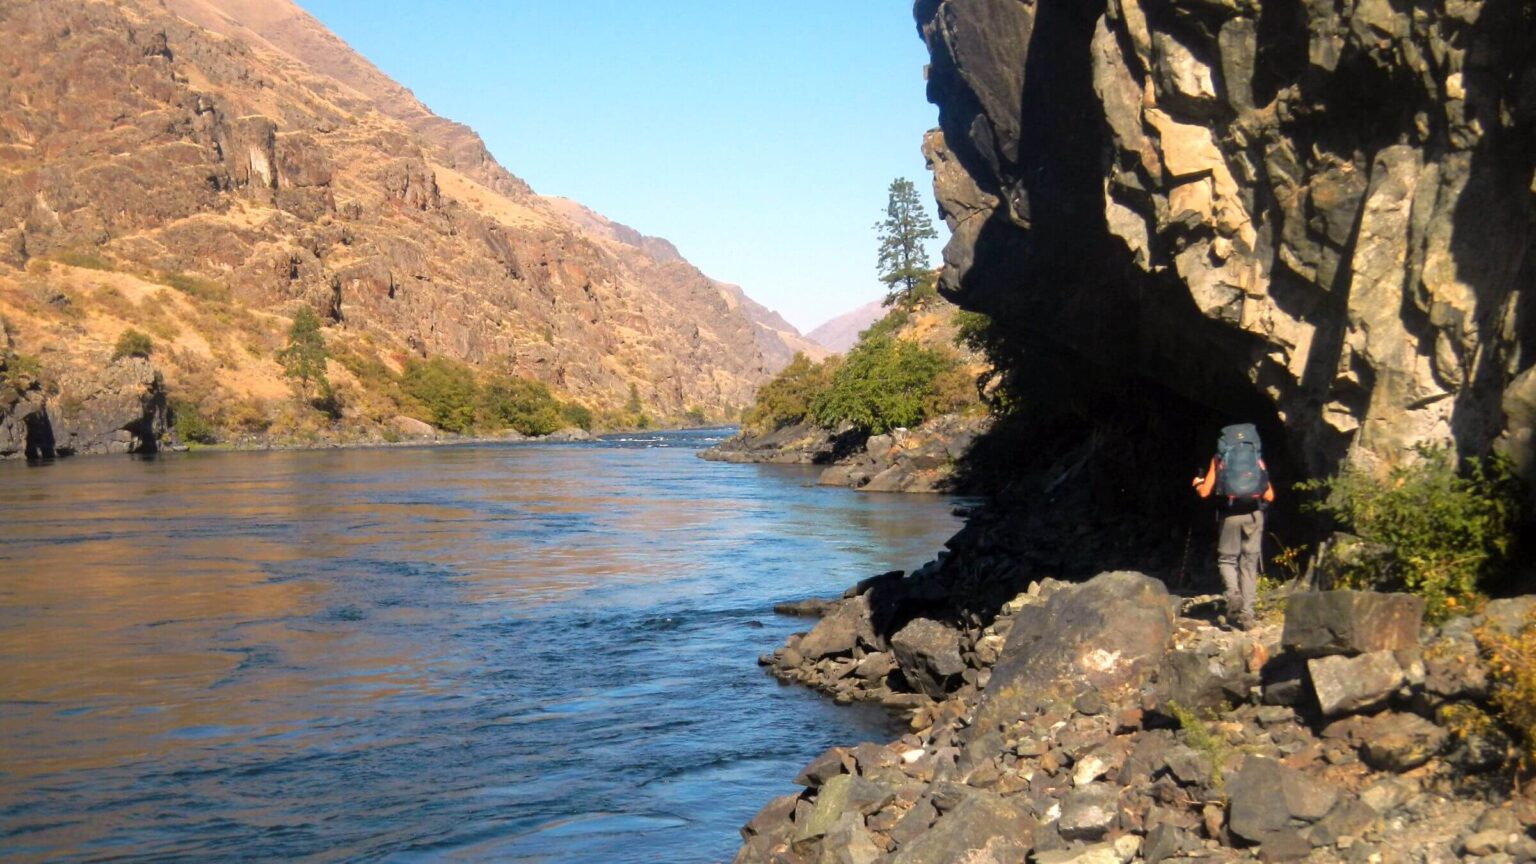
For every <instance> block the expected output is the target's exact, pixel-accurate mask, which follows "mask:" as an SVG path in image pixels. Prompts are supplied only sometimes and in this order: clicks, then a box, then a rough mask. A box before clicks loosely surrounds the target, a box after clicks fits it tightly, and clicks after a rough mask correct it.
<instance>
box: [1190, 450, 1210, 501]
mask: <svg viewBox="0 0 1536 864" xmlns="http://www.w3.org/2000/svg"><path fill="white" fill-rule="evenodd" d="M1190 485H1192V486H1194V487H1195V494H1197V495H1199V496H1200V497H1201V498H1209V497H1211V490H1212V489H1215V488H1216V457H1215V456H1212V457H1211V466H1210V467H1209V468H1207V469H1205V476H1204V477H1196V478H1195V479H1194V481H1193V482H1192V483H1191V484H1190Z"/></svg>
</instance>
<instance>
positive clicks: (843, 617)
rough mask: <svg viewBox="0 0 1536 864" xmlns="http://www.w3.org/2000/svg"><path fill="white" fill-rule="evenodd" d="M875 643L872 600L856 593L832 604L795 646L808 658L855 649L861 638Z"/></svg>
mask: <svg viewBox="0 0 1536 864" xmlns="http://www.w3.org/2000/svg"><path fill="white" fill-rule="evenodd" d="M861 640H862V641H863V643H864V644H866V645H870V646H873V645H874V644H875V631H874V629H873V627H871V625H870V623H869V600H868V599H866V598H865V597H863V596H859V597H853V598H850V599H848V600H842V601H839V602H837V603H835V604H833V605H832V606H831V607H830V608H829V610H828V611H827V612H826V613H825V614H824V615H823V616H822V619H821V620H820V621H818V622H817V623H816V626H815V627H812V628H811V632H809V633H807V634H806V635H805V637H804V638H803V639H801V640H800V644H799V645H797V646H795V647H796V650H798V651H799V652H800V654H801V656H803V657H805V658H806V659H807V660H813V661H814V660H820V659H821V658H823V657H835V656H841V655H844V654H851V653H853V649H854V646H856V645H858V644H859V642H860V641H861Z"/></svg>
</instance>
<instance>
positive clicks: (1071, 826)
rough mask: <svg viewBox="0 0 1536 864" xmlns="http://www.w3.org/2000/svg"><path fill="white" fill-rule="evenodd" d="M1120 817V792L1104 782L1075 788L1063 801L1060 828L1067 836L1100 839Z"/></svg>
mask: <svg viewBox="0 0 1536 864" xmlns="http://www.w3.org/2000/svg"><path fill="white" fill-rule="evenodd" d="M1119 817H1120V795H1119V793H1118V792H1116V791H1115V790H1114V789H1112V788H1110V787H1109V786H1106V785H1104V784H1102V783H1095V784H1093V785H1090V786H1087V787H1084V788H1082V789H1078V790H1075V791H1074V792H1072V793H1071V794H1069V795H1068V796H1067V797H1066V798H1065V799H1064V800H1063V801H1062V802H1061V819H1060V820H1058V821H1057V823H1056V830H1057V832H1058V833H1060V834H1061V836H1062V838H1063V839H1065V840H1100V839H1103V837H1104V835H1106V834H1108V833H1109V831H1110V829H1111V828H1113V827H1115V822H1116V821H1117V820H1118V819H1119Z"/></svg>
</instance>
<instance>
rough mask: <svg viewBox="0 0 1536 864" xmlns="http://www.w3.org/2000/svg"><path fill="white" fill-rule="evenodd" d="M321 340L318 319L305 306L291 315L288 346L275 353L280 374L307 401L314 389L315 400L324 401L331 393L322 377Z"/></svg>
mask: <svg viewBox="0 0 1536 864" xmlns="http://www.w3.org/2000/svg"><path fill="white" fill-rule="evenodd" d="M325 356H326V355H325V339H324V338H323V337H322V336H321V335H320V318H319V316H317V315H316V314H315V311H314V310H313V309H311V308H309V307H308V306H304V307H302V308H300V309H299V312H298V314H297V315H294V316H293V326H292V327H289V328H288V345H287V347H285V348H283V350H281V351H279V352H277V362H278V363H279V364H281V365H282V367H283V374H284V375H285V376H287V377H289V378H291V379H293V380H294V381H295V382H297V384H298V386H299V395H300V396H301V397H302V398H305V399H308V398H310V388H311V387H313V388H314V392H315V398H317V399H325V398H327V397H328V396H329V395H330V393H331V382H330V381H329V380H327V379H326V377H325Z"/></svg>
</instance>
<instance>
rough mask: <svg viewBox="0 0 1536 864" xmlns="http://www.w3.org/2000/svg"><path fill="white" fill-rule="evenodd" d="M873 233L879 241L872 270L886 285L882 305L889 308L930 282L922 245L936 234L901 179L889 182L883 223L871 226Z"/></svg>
mask: <svg viewBox="0 0 1536 864" xmlns="http://www.w3.org/2000/svg"><path fill="white" fill-rule="evenodd" d="M875 232H876V234H877V236H878V237H879V238H880V254H879V258H878V260H877V262H876V265H875V269H876V272H877V273H879V275H880V281H881V282H884V283H885V285H886V290H887V292H888V293H887V294H886V298H885V303H886V305H887V306H889V305H890V304H892V303H894V302H896V301H897V300H899V299H901V298H902V297H905V296H911V295H912V294H913V292H914V290H915V289H918V288H920V287H921V286H925V285H928V284H929V283H930V281H931V275H930V273H929V267H928V250H926V249H924V248H923V241H924V240H933V239H936V238H937V237H938V236H939V232H937V231H935V230H934V228H933V222H932V221H931V220H929V218H928V214H927V213H926V212H924V210H923V204H922V201H921V200H919V199H918V197H917V187H915V186H913V185H912V181H910V180H908V179H906V178H905V177H898V178H896V179H895V180H892V181H891V188H890V197H889V199H888V200H887V202H886V205H885V219H884V220H883V221H880V222H876V223H875Z"/></svg>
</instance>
